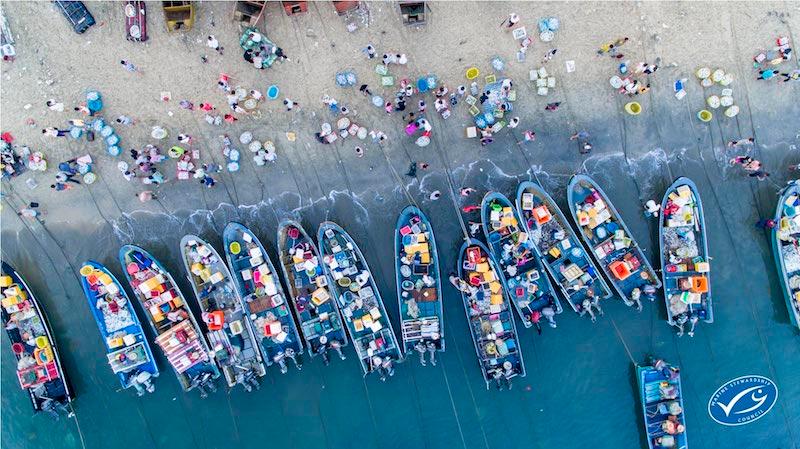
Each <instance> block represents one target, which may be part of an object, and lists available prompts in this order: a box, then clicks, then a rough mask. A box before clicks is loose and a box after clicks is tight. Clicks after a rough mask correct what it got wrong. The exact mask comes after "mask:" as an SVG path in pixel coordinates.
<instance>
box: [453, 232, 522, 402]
mask: <svg viewBox="0 0 800 449" xmlns="http://www.w3.org/2000/svg"><path fill="white" fill-rule="evenodd" d="M458 261H459V263H458V278H459V290H460V291H461V299H462V300H463V302H464V311H465V312H466V314H467V321H468V322H469V329H470V333H471V335H472V342H473V343H474V344H475V353H476V354H477V355H478V363H479V364H480V367H481V373H482V374H483V380H484V381H485V382H486V389H487V390H488V389H489V384H490V383H492V382H494V384H495V386H496V387H497V388H498V389H502V388H503V386H504V385H507V386H508V388H511V379H513V378H514V377H517V376H520V377H524V376H525V362H524V360H523V358H522V349H521V348H520V347H519V338H518V335H517V326H516V324H514V315H513V312H511V308H510V307H511V305H510V304H509V302H510V301H509V299H508V293H507V292H506V291H505V290H504V289H503V285H502V282H501V281H500V269H499V267H498V265H497V262H496V261H495V260H494V258H493V257H492V256H491V255H490V254H489V250H488V249H486V246H484V245H483V243H480V242H479V241H477V240H473V239H469V240H467V241H466V242H464V244H463V245H461V250H460V252H459V256H458Z"/></svg>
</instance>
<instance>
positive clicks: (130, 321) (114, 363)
mask: <svg viewBox="0 0 800 449" xmlns="http://www.w3.org/2000/svg"><path fill="white" fill-rule="evenodd" d="M83 267H91V269H93V270H96V271H98V272H100V273H103V274H106V275H107V276H108V277H110V278H111V281H112V282H113V285H115V286H116V289H117V290H118V292H119V294H118V295H116V296H118V297H120V298H123V299H124V302H125V304H124V310H126V311H127V315H128V316H127V317H118V318H117V319H118V320H119V321H120V323H119V324H118V325H117V327H115V328H114V329H109V327H108V324H109V323H108V322H107V321H106V315H105V314H104V312H103V311H102V310H100V309H99V308H98V307H97V304H98V302H103V301H105V298H103V296H108V293H106V294H104V295H102V296H101V295H98V289H97V285H98V284H94V285H92V283H91V282H90V281H89V278H88V277H87V276H83V275H81V286H82V287H83V293H84V294H85V295H86V299H87V301H88V302H89V310H91V312H92V316H94V320H95V323H96V324H97V329H98V330H99V331H100V336H101V337H102V338H103V344H104V345H105V348H106V354H107V356H108V363H109V365H110V366H111V368H112V371H114V372H115V373H116V374H117V378H119V383H120V385H121V386H122V388H131V387H133V386H135V385H137V384H138V381H137V377H139V376H140V373H149V374H150V375H151V376H152V377H158V374H159V373H158V367H157V366H156V362H155V360H154V359H153V352H152V350H151V348H150V344H149V343H148V342H147V337H146V336H145V334H144V330H143V329H142V326H141V324H140V322H139V318H138V317H137V316H136V311H135V310H134V308H133V303H132V302H131V300H130V298H129V297H128V294H127V293H126V292H125V289H124V288H123V287H122V284H120V283H119V281H118V280H117V278H116V277H115V276H114V275H113V274H111V272H110V271H109V270H108V268H106V267H104V266H103V265H101V264H99V263H97V262H95V261H93V260H89V261H87V262H85V263H84V264H83ZM81 270H82V271H83V268H81ZM93 274H97V273H93ZM106 288H107V287H106ZM112 296H115V295H112ZM117 315H121V314H117ZM112 323H113V322H112ZM123 323H127V325H125V326H122V324H123ZM122 334H124V335H125V337H124V338H123V337H121V336H120V335H122ZM126 340H128V341H126ZM111 341H116V344H114V345H112V344H111ZM132 355H133V356H134V357H132ZM142 356H144V360H142V359H139V357H142ZM144 377H146V376H144ZM137 390H139V391H141V392H143V390H142V389H139V388H137ZM149 391H150V392H152V391H153V390H152V389H149Z"/></svg>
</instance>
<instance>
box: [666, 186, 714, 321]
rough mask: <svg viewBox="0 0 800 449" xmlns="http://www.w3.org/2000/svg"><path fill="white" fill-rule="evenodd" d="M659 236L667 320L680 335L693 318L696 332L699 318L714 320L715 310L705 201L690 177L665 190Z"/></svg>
mask: <svg viewBox="0 0 800 449" xmlns="http://www.w3.org/2000/svg"><path fill="white" fill-rule="evenodd" d="M658 240H659V242H660V245H661V276H662V282H663V284H664V300H665V302H666V305H667V322H669V324H670V325H671V326H676V327H677V328H678V330H679V331H678V335H683V332H684V324H685V323H686V322H689V323H690V324H691V329H690V330H689V335H690V336H692V335H694V328H695V325H696V324H697V322H698V321H700V320H703V321H705V322H707V323H712V322H714V312H713V308H712V302H711V273H710V266H709V255H708V241H707V240H706V222H705V219H704V218H703V203H702V202H701V201H700V195H699V193H698V192H697V186H696V185H695V184H694V183H693V182H692V181H691V180H690V179H689V178H684V177H681V178H678V179H677V180H675V182H674V183H672V185H671V186H669V188H668V189H667V191H666V192H665V193H664V200H663V201H662V202H661V218H659V227H658Z"/></svg>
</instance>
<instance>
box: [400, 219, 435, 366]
mask: <svg viewBox="0 0 800 449" xmlns="http://www.w3.org/2000/svg"><path fill="white" fill-rule="evenodd" d="M412 220H418V223H413V224H412V223H411V222H412ZM413 226H418V227H419V233H420V234H423V235H425V236H426V241H425V242H424V243H426V245H425V246H427V248H428V249H429V253H428V254H427V256H426V259H427V261H423V260H422V254H420V255H419V257H420V263H413V264H408V265H404V264H403V263H402V261H401V257H402V254H401V251H404V249H403V248H404V247H405V242H404V239H406V238H407V239H408V240H409V244H411V243H410V240H411V237H412V236H411V234H408V236H407V237H406V236H403V235H402V232H403V231H402V230H403V229H408V230H412V229H411V228H412V227H413ZM412 232H413V231H412ZM415 235H416V234H415ZM394 261H395V281H396V282H397V300H398V305H399V308H400V327H401V334H402V337H403V346H404V349H405V352H406V354H408V353H409V352H410V351H413V350H414V346H415V345H416V344H418V343H419V342H422V343H423V344H426V345H427V344H433V345H434V346H435V347H436V350H437V351H444V349H445V342H444V314H443V312H442V278H441V270H440V269H439V254H438V252H437V251H436V240H435V238H434V235H433V227H432V226H431V223H430V221H428V217H426V216H425V214H423V213H422V211H421V210H419V208H417V207H416V206H407V207H406V208H405V209H403V211H402V212H400V216H399V217H398V218H397V225H396V226H395V230H394ZM403 266H406V267H408V270H409V273H410V274H409V276H404V275H403V274H402V272H401V271H403V270H402V267H403ZM412 266H413V267H414V268H412ZM417 267H423V268H424V269H420V270H417V271H419V272H416V271H415V268H417ZM423 271H424V273H422V272H423ZM423 276H429V277H430V278H431V279H433V281H434V284H433V285H432V286H431V287H427V288H422V287H425V286H424V284H423V285H421V286H420V288H417V286H416V284H417V281H419V282H422V281H421V280H422V278H423ZM404 282H405V285H406V286H408V287H409V288H408V289H405V288H404V287H403V286H404ZM411 284H415V285H414V286H413V287H412V286H411ZM431 289H432V290H433V291H432V292H431V291H430V290H431ZM414 293H417V297H418V298H420V300H419V301H415V304H416V305H417V308H418V313H417V316H411V315H409V306H408V303H407V302H406V301H408V300H409V299H411V298H413V297H414ZM404 295H405V296H404ZM431 295H432V296H433V298H430V296H431ZM406 298H408V299H406ZM415 299H416V298H415ZM423 329H424V330H423Z"/></svg>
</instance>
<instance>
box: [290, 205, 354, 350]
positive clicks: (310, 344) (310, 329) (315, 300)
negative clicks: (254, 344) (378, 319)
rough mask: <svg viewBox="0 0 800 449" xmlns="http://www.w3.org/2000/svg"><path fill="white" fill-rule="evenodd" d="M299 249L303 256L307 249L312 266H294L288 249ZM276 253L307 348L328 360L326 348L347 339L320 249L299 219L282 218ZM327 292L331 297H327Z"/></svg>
mask: <svg viewBox="0 0 800 449" xmlns="http://www.w3.org/2000/svg"><path fill="white" fill-rule="evenodd" d="M292 229H296V232H297V237H296V238H292V237H291V236H290V235H289V233H290V232H292V234H294V232H295V231H290V230H292ZM299 249H302V251H303V258H304V259H305V256H306V253H305V251H308V253H309V254H308V256H309V258H310V259H313V260H315V261H316V265H314V263H313V262H312V265H314V267H313V270H312V269H308V268H307V269H306V270H298V269H296V268H297V265H296V263H295V262H294V260H293V258H292V255H291V254H290V253H289V252H290V251H292V252H293V253H294V252H295V251H298V250H299ZM278 255H279V256H278V258H279V259H280V264H281V271H282V272H283V279H284V281H286V286H287V287H288V288H289V293H290V296H291V299H292V306H293V307H294V312H295V314H296V316H297V319H298V321H299V322H300V327H301V329H302V336H303V339H304V340H305V343H306V347H307V348H308V352H309V354H311V357H316V356H318V355H322V356H323V360H327V352H328V350H330V349H334V350H336V349H339V351H341V348H343V347H345V346H347V345H348V339H347V331H346V330H345V328H344V325H343V324H342V314H341V311H340V310H339V305H338V303H337V301H336V300H335V299H334V298H333V295H332V293H331V288H330V285H331V283H332V282H333V281H332V280H331V278H330V277H328V275H327V273H326V272H325V269H324V267H323V266H322V258H321V257H320V255H319V250H318V249H317V246H316V245H315V244H314V240H312V239H311V237H309V236H308V234H307V233H306V231H305V230H304V229H303V227H302V226H301V225H300V223H297V222H295V221H292V220H283V221H281V223H280V224H279V225H278ZM315 293H316V296H315ZM326 295H327V296H330V298H326ZM342 357H343V355H342Z"/></svg>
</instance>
